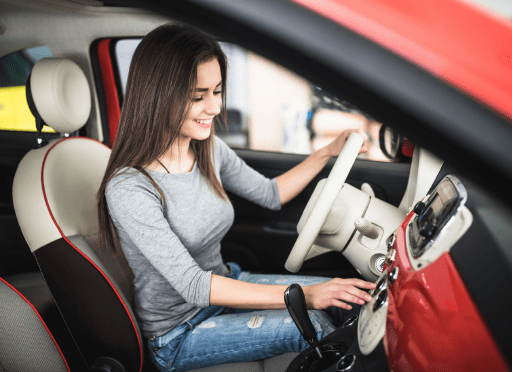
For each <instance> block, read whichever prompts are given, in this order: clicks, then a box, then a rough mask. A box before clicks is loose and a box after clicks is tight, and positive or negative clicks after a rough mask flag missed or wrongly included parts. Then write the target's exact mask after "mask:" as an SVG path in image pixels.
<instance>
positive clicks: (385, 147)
mask: <svg viewBox="0 0 512 372" xmlns="http://www.w3.org/2000/svg"><path fill="white" fill-rule="evenodd" d="M379 143H380V149H381V151H382V152H383V153H384V155H386V157H388V158H389V159H391V160H395V161H396V160H400V159H401V158H402V157H403V154H402V147H403V143H404V138H403V136H402V135H401V134H400V133H398V132H396V131H395V130H393V129H391V128H390V127H388V126H387V125H382V127H381V128H380V132H379Z"/></svg>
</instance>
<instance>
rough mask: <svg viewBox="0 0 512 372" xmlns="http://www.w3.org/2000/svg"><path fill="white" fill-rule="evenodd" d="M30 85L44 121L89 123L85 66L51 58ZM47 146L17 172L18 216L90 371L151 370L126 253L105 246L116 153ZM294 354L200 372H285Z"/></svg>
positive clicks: (64, 128)
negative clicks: (108, 178)
mask: <svg viewBox="0 0 512 372" xmlns="http://www.w3.org/2000/svg"><path fill="white" fill-rule="evenodd" d="M29 79H30V80H29V83H28V84H27V96H28V100H29V103H30V106H31V109H32V111H33V113H34V115H35V116H36V121H37V122H39V123H45V124H46V125H48V126H50V127H51V128H53V129H55V130H56V131H57V132H60V133H73V132H75V131H77V130H78V129H79V128H81V127H82V126H83V125H84V124H85V122H86V121H87V119H88V117H89V114H90V107H91V92H90V90H89V85H88V82H87V79H86V77H85V75H84V73H83V72H82V70H81V69H80V68H79V67H78V65H76V64H75V63H74V62H72V61H70V60H67V59H59V58H45V59H42V60H40V61H38V62H37V63H36V65H35V66H34V68H33V70H32V73H31V76H30V78H29ZM30 95H31V96H32V100H33V102H32V103H31V102H30ZM41 145H42V146H41V147H39V148H36V149H34V150H31V151H30V152H29V153H28V154H27V155H26V156H25V157H24V158H23V160H22V161H21V163H20V165H19V167H18V170H17V172H16V175H15V178H14V183H13V203H14V209H15V212H16V216H17V218H18V222H19V225H20V227H21V230H22V232H23V235H24V237H25V239H26V241H27V243H28V245H29V247H30V249H31V250H32V252H33V253H34V255H35V257H36V259H37V261H38V264H39V266H40V269H41V271H42V273H43V276H44V278H45V281H46V282H47V284H48V286H49V288H50V291H51V293H52V295H53V297H54V299H55V301H56V303H57V306H58V307H59V309H60V312H61V313H62V316H63V318H64V320H65V321H66V323H67V326H68V328H69V329H70V331H71V334H72V335H73V337H74V339H75V341H76V344H77V346H78V349H79V350H80V352H81V354H82V356H83V358H84V359H85V362H86V364H87V365H88V366H89V367H91V366H93V365H94V364H95V363H96V362H97V361H98V359H99V358H101V357H108V358H111V362H112V364H113V365H116V364H121V365H122V366H124V369H125V370H126V371H128V372H129V371H141V370H143V367H144V370H148V368H149V370H152V367H151V365H150V362H147V363H144V356H143V355H144V352H143V350H144V349H145V346H144V341H143V339H142V337H141V333H140V331H139V328H138V324H137V321H136V319H135V316H134V314H133V311H132V307H131V304H132V299H133V288H132V281H133V274H132V272H131V270H130V268H129V266H128V264H127V262H126V260H125V258H124V256H123V254H122V253H121V252H120V253H119V254H115V255H114V254H112V252H110V250H107V249H104V247H101V246H100V245H99V242H98V225H97V218H96V193H97V190H98V188H99V186H100V183H101V180H102V177H103V174H104V171H105V169H106V165H107V162H108V159H109V155H110V149H109V148H108V147H107V146H105V145H104V144H102V143H100V142H98V141H95V140H93V139H90V138H85V137H68V138H62V139H56V140H52V141H50V142H49V143H48V144H46V145H44V144H41ZM295 355H296V354H294V353H290V354H284V355H281V356H278V357H274V358H270V359H267V360H265V361H259V362H249V363H234V364H230V365H224V366H216V367H211V368H203V369H201V371H205V372H206V371H210V372H214V371H219V372H220V371H231V370H232V371H255V372H256V371H276V372H277V371H284V370H285V369H286V367H287V365H288V364H289V362H290V361H291V360H292V359H293V357H294V356H295ZM102 360H105V359H102ZM144 364H145V366H144ZM113 368H121V367H113ZM119 370H122V369H119ZM112 371H115V369H112Z"/></svg>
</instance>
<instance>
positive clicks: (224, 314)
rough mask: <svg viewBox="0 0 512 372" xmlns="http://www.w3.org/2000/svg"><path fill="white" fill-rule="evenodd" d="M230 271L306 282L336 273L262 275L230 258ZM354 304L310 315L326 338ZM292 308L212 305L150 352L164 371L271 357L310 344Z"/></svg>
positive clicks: (259, 279)
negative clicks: (256, 308)
mask: <svg viewBox="0 0 512 372" xmlns="http://www.w3.org/2000/svg"><path fill="white" fill-rule="evenodd" d="M229 265H230V266H231V272H230V273H229V275H228V276H229V277H230V278H233V279H238V280H241V281H244V282H250V283H259V284H281V285H290V284H292V283H298V284H300V285H301V286H307V285H311V284H317V283H322V282H325V281H327V280H330V278H321V277H306V276H297V275H259V274H251V273H248V272H242V271H241V269H240V266H238V265H237V264H234V263H230V264H229ZM351 305H352V310H342V309H339V308H330V309H327V310H326V311H320V310H310V311H308V313H309V317H310V318H311V321H312V322H313V325H314V327H315V329H316V331H317V335H318V339H322V338H323V337H325V336H327V335H328V334H329V333H331V332H333V331H334V330H335V329H336V326H338V325H340V324H342V323H343V322H344V321H345V320H347V319H348V318H350V317H352V316H354V315H357V314H358V312H359V309H360V306H359V305H355V304H351ZM308 346H309V345H308V343H307V342H306V341H304V339H303V338H302V336H301V334H300V332H299V330H298V329H297V327H296V326H295V324H294V323H293V321H292V319H291V317H290V315H289V314H288V311H287V310H257V311H255V310H248V309H232V308H227V307H218V306H210V307H207V308H205V309H203V310H201V311H200V312H199V313H198V314H197V315H196V316H195V317H194V318H192V319H191V320H189V321H188V322H186V323H184V324H182V325H180V326H178V327H176V328H174V329H173V330H172V331H170V332H169V333H167V334H165V335H163V336H160V337H156V338H154V339H151V340H150V341H149V349H150V351H151V352H150V354H151V355H150V356H151V359H152V361H153V363H154V364H155V365H156V366H157V367H158V369H159V370H160V371H189V370H192V369H197V368H203V367H208V366H212V365H217V364H224V363H234V362H246V361H253V360H259V359H265V358H269V357H272V356H275V355H278V354H282V353H286V352H301V351H303V350H305V349H306V348H307V347H308Z"/></svg>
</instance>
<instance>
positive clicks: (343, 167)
mask: <svg viewBox="0 0 512 372" xmlns="http://www.w3.org/2000/svg"><path fill="white" fill-rule="evenodd" d="M363 142H364V139H363V136H361V135H360V134H359V133H352V134H351V135H350V136H349V137H348V139H347V141H346V142H345V145H344V146H343V149H342V150H341V153H340V154H339V155H338V159H337V160H336V163H334V166H333V167H332V170H331V173H329V177H328V178H327V181H326V182H325V185H324V187H323V189H322V191H321V192H320V195H319V196H318V199H317V201H316V203H315V205H314V206H313V209H312V210H311V213H310V214H309V217H308V219H307V221H306V223H305V224H304V227H303V228H302V231H301V232H300V234H299V237H298V238H297V241H296V242H295V244H294V245H293V248H292V250H291V252H290V255H289V256H288V259H287V260H286V263H285V265H284V267H285V268H286V270H288V271H291V272H293V273H296V272H297V271H299V269H300V268H301V266H302V264H303V263H304V260H305V259H306V257H307V255H308V253H309V250H310V249H311V246H312V245H313V243H314V242H315V239H316V237H317V236H318V233H319V232H320V229H321V228H322V225H323V224H324V222H325V219H326V218H327V215H328V214H329V211H330V210H331V208H332V206H333V204H334V201H335V200H336V197H337V196H338V194H339V192H340V191H341V188H342V187H343V184H344V183H345V181H346V180H347V176H348V173H349V172H350V169H352V166H353V165H354V162H355V160H356V157H357V155H358V154H359V150H360V149H361V146H362V145H363Z"/></svg>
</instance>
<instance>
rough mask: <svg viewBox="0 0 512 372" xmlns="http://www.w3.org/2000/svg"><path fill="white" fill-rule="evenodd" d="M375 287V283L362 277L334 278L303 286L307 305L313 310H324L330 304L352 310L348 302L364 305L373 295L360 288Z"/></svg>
mask: <svg viewBox="0 0 512 372" xmlns="http://www.w3.org/2000/svg"><path fill="white" fill-rule="evenodd" d="M359 288H363V289H374V288H375V283H370V282H366V281H364V280H361V279H340V278H334V279H332V280H329V281H328V282H324V283H319V284H313V285H310V286H306V287H304V288H303V290H304V295H305V297H306V305H307V307H308V309H311V310H322V309H326V308H328V307H329V306H336V307H340V308H342V309H347V310H350V309H352V306H350V305H349V304H348V303H347V302H350V303H353V304H358V305H362V304H364V303H365V302H368V301H370V300H371V299H372V297H371V296H370V295H369V294H368V293H366V292H365V291H363V290H361V289H359Z"/></svg>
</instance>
